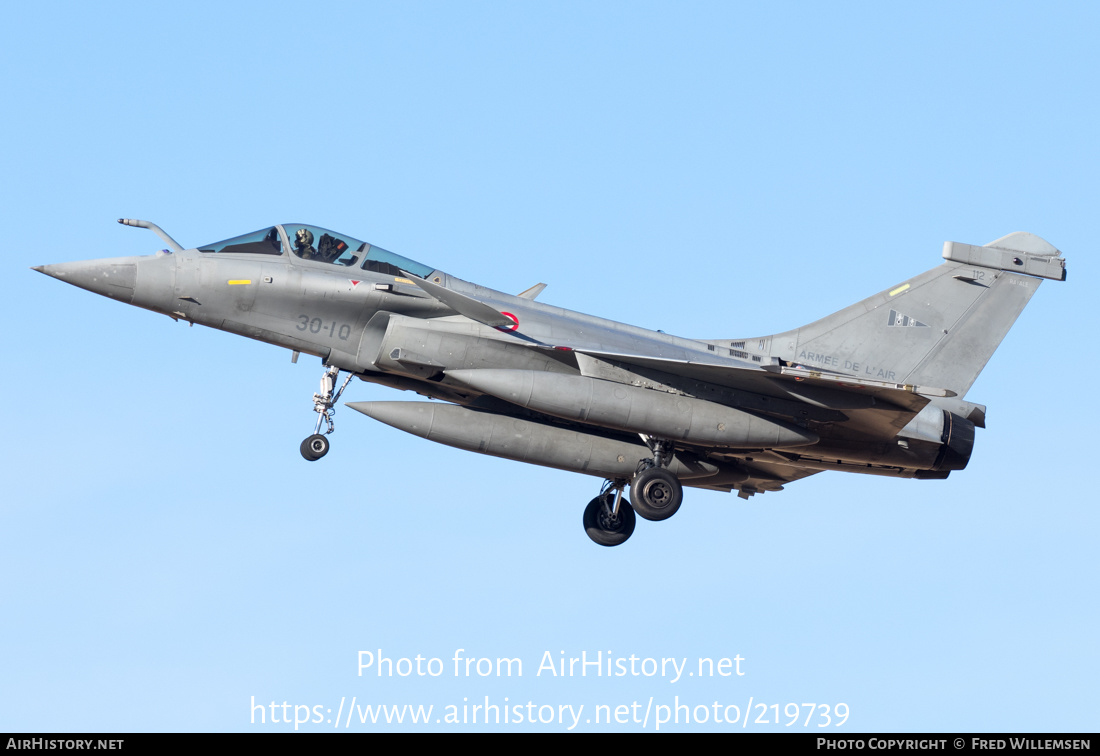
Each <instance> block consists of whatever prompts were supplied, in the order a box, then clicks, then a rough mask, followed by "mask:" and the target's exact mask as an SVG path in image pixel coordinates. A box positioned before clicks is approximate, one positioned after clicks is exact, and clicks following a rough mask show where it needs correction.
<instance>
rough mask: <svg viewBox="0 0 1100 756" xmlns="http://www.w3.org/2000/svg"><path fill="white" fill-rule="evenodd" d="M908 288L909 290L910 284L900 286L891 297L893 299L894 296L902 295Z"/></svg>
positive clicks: (891, 293)
mask: <svg viewBox="0 0 1100 756" xmlns="http://www.w3.org/2000/svg"><path fill="white" fill-rule="evenodd" d="M908 288H909V284H902V285H901V286H899V287H898V288H896V289H894V290H893V291H892V292H890V296H892V297H893V296H896V295H898V294H901V293H902V292H903V291H905V290H906V289H908Z"/></svg>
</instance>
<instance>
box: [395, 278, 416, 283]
mask: <svg viewBox="0 0 1100 756" xmlns="http://www.w3.org/2000/svg"><path fill="white" fill-rule="evenodd" d="M393 280H394V281H397V283H412V281H410V280H409V279H407V278H395V279H393Z"/></svg>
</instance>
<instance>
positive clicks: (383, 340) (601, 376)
mask: <svg viewBox="0 0 1100 756" xmlns="http://www.w3.org/2000/svg"><path fill="white" fill-rule="evenodd" d="M119 223H122V224H125V225H127V226H137V227H139V228H147V229H150V230H152V231H153V232H155V233H156V234H157V235H158V236H160V238H161V239H163V241H164V243H165V244H166V245H167V247H166V248H164V249H162V250H160V251H159V252H157V253H156V254H155V255H150V256H144V257H122V258H111V259H101V260H87V261H82V262H69V263H59V264H56V265H43V266H40V267H36V268H34V270H37V271H40V272H42V273H45V274H46V275H49V276H53V277H54V278H57V279H60V280H62V281H65V282H67V283H70V284H73V285H74V286H79V287H81V288H83V289H88V290H89V291H93V292H95V293H97V294H102V295H103V296H106V297H110V298H112V299H117V300H120V301H122V302H125V303H127V304H132V305H135V306H137V307H142V308H145V309H147V310H152V311H153V312H158V313H161V314H164V315H167V316H168V317H170V318H172V319H173V320H177V321H180V320H182V321H186V322H188V323H191V324H195V323H198V324H199V325H204V326H208V327H210V328H217V329H220V330H223V331H229V332H231V333H236V334H240V335H241V336H247V337H248V338H251V339H257V340H259V341H264V342H267V343H269V344H274V345H276V346H280V347H283V348H285V349H289V350H291V351H292V353H293V357H292V361H295V362H296V361H297V359H298V356H299V354H301V353H305V354H310V355H314V356H316V357H319V358H320V359H321V362H322V364H323V366H324V374H323V376H322V378H321V387H320V391H318V392H317V393H316V394H314V395H313V402H314V411H315V412H316V413H317V420H316V423H315V426H314V429H313V434H312V435H310V436H309V437H308V438H306V439H305V440H304V441H303V442H302V444H301V447H300V450H301V454H302V456H303V457H304V458H305V459H307V460H309V461H317V460H319V459H320V458H321V457H323V456H325V454H326V453H327V452H328V450H329V434H331V433H332V432H333V430H334V414H335V405H336V403H337V401H338V400H339V399H340V397H341V395H342V394H343V392H344V390H345V389H346V388H347V386H348V383H349V382H350V381H351V379H352V378H353V377H358V378H360V379H361V380H364V381H369V382H372V383H378V384H381V385H383V386H389V387H392V388H395V389H400V390H405V391H413V392H415V393H417V394H420V395H421V396H425V397H427V398H429V399H431V400H437V401H388V402H351V403H349V404H348V405H347V406H349V407H351V408H352V409H355V410H357V411H358V412H361V413H363V414H364V415H366V416H368V417H371V418H374V419H375V420H378V421H380V422H382V423H385V424H387V425H390V426H393V427H394V428H398V429H399V430H403V431H406V432H408V433H412V434H414V435H417V436H420V437H422V438H426V439H428V440H429V441H436V442H438V443H441V444H446V445H448V446H455V447H458V448H460V449H466V450H469V451H473V452H477V453H479V454H489V455H492V456H495V457H503V458H506V459H512V460H517V461H520V462H528V463H530V464H535V465H544V466H547V467H553V468H557V469H560V470H569V471H572V472H577V473H584V474H586V475H592V476H595V477H597V478H601V479H603V483H602V485H601V487H600V490H599V493H598V494H597V495H596V496H595V497H594V498H593V499H592V500H591V501H590V502H589V503H588V505H587V507H586V508H585V509H584V516H583V524H584V528H585V531H586V532H587V534H588V536H589V537H590V538H591V539H592V540H593V541H595V542H596V543H597V544H600V545H603V546H615V545H618V544H621V543H623V542H625V541H626V540H627V539H628V538H629V537H630V535H631V533H633V531H634V528H635V524H636V517H635V515H636V514H637V515H639V516H641V517H643V518H645V519H647V520H654V521H658V520H665V519H668V518H669V517H671V516H672V515H674V514H675V513H676V511H677V510H678V509H679V508H680V504H681V502H682V500H683V489H684V486H688V487H692V488H703V489H710V490H717V491H726V492H732V491H736V492H737V493H738V495H739V496H740V497H742V498H746V499H747V498H749V497H750V496H753V495H755V494H762V493H766V492H767V493H771V492H775V491H780V490H782V489H783V486H784V485H785V484H787V483H790V482H793V481H796V480H798V479H800V478H805V477H807V476H810V475H814V474H815V473H818V472H823V471H829V470H834V471H840V472H852V473H865V474H871V475H886V476H892V477H896V478H917V479H942V478H946V477H947V476H948V475H950V474H951V472H953V471H955V470H962V469H963V468H965V467H966V464H967V462H968V461H969V459H970V455H971V451H972V450H973V446H974V435H975V430H974V429H975V428H984V427H985V414H986V408H985V407H984V406H982V405H980V404H976V403H973V402H971V401H969V400H967V399H965V398H964V397H965V396H966V393H967V391H968V390H969V389H970V387H971V385H972V384H973V383H974V380H975V379H976V378H977V377H978V374H979V373H980V372H981V370H982V368H983V367H984V366H985V364H986V362H987V361H988V360H989V358H990V356H991V355H992V354H993V351H994V350H995V349H996V348H997V346H998V345H999V344H1000V343H1001V340H1002V339H1003V338H1004V336H1005V334H1007V333H1008V330H1009V328H1011V327H1012V324H1013V323H1014V322H1015V321H1016V318H1017V317H1018V316H1019V314H1020V312H1021V311H1022V310H1023V309H1024V306H1025V305H1027V303H1028V301H1029V300H1030V299H1031V297H1032V296H1033V295H1034V294H1035V292H1036V290H1037V289H1038V288H1039V284H1040V283H1042V280H1043V279H1050V280H1054V281H1064V280H1065V278H1066V268H1065V260H1064V259H1063V258H1062V257H1061V253H1060V252H1059V251H1058V250H1057V249H1055V248H1054V247H1053V246H1052V245H1050V244H1049V243H1048V242H1046V241H1044V240H1043V239H1040V238H1039V237H1037V236H1034V235H1032V234H1028V233H1023V232H1017V233H1013V234H1009V235H1007V236H1004V237H1002V238H1000V239H997V240H996V241H993V242H990V243H989V244H986V245H985V246H973V245H969V244H961V243H958V242H947V243H945V244H944V247H943V260H944V261H943V262H942V263H941V264H939V265H938V266H937V267H934V268H932V269H931V270H929V271H927V272H925V273H921V274H920V275H917V276H914V277H913V278H910V279H908V280H905V281H900V282H897V283H895V284H893V285H891V286H890V287H889V288H887V289H885V290H884V291H882V292H880V293H878V294H875V295H873V296H871V297H869V298H867V299H865V300H863V301H862V302H858V303H856V304H854V305H852V306H850V307H847V308H845V309H843V310H841V311H839V312H836V313H834V314H832V315H829V316H827V317H825V318H822V319H821V320H818V321H816V322H814V323H810V324H809V325H806V326H803V327H801V328H797V329H795V330H793V331H786V332H784V333H777V334H773V335H770V336H761V337H754V338H721V339H691V338H680V337H677V336H671V335H667V334H664V333H661V332H659V331H658V332H654V331H649V330H646V329H643V328H637V327H634V326H630V325H624V324H622V323H616V322H614V321H611V320H605V319H603V318H599V317H594V316H592V315H585V314H582V313H579V312H571V311H569V310H564V309H562V308H560V307H553V306H550V305H547V304H543V303H541V302H538V301H536V298H537V297H538V296H539V294H540V293H541V292H542V290H543V289H544V288H545V284H541V283H540V284H537V285H535V286H532V287H531V288H530V289H528V290H526V291H524V292H522V293H520V294H518V295H512V294H506V293H504V292H500V291H494V290H493V289H489V288H485V287H483V286H480V285H477V284H473V283H469V282H467V281H463V280H461V279H459V278H455V277H454V276H451V275H449V274H447V273H445V272H443V271H441V270H438V269H436V268H434V267H433V266H431V265H424V264H422V263H419V262H416V261H414V260H410V259H408V258H405V257H402V256H400V255H397V254H394V253H392V252H388V251H387V250H385V249H382V248H381V247H376V246H374V245H371V244H368V243H367V242H364V241H360V240H359V239H356V238H353V237H351V236H348V235H346V234H342V233H337V232H335V231H330V230H327V229H324V228H319V227H316V226H311V225H306V224H301V223H285V224H282V225H277V226H272V227H270V228H265V229H261V230H260V231H256V232H254V233H250V234H245V235H243V236H238V237H234V238H232V239H226V240H225V241H219V242H215V243H213V244H206V245H203V246H199V247H195V248H192V249H185V248H184V247H183V246H182V245H180V244H179V243H177V242H176V241H175V240H174V239H173V238H172V237H170V236H169V235H168V234H167V233H165V232H164V231H163V230H162V229H161V228H160V227H158V226H157V225H156V224H153V223H150V222H148V221H140V220H129V219H122V220H119ZM342 373H346V375H345V377H344V380H343V382H342V383H341V382H340V376H341V374H342ZM337 384H339V388H337ZM627 488H629V500H626V498H625V497H624V492H625V491H626V489H627Z"/></svg>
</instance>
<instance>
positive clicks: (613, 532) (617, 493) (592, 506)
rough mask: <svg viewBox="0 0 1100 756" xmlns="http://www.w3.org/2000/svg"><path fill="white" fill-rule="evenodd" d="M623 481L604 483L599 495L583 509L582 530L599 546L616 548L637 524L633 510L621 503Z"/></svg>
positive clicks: (628, 505)
mask: <svg viewBox="0 0 1100 756" xmlns="http://www.w3.org/2000/svg"><path fill="white" fill-rule="evenodd" d="M625 485H626V481H625V480H615V481H612V480H608V481H605V482H604V485H603V489H602V490H601V491H600V495H599V496H597V497H596V498H595V499H593V500H592V501H590V502H588V506H587V507H585V508H584V530H585V532H586V533H588V537H589V538H591V539H592V540H593V541H595V542H596V543H598V544H599V545H601V546H618V545H619V544H620V543H623V542H624V541H626V539H627V538H630V534H631V533H633V532H634V525H635V524H636V523H637V520H636V518H635V517H634V510H633V509H632V508H631V506H630V504H628V503H627V502H625V501H623V487H624V486H625Z"/></svg>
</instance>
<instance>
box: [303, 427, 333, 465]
mask: <svg viewBox="0 0 1100 756" xmlns="http://www.w3.org/2000/svg"><path fill="white" fill-rule="evenodd" d="M328 449H329V443H328V439H327V438H325V437H324V436H322V435H321V434H320V433H314V434H313V435H312V436H310V437H309V438H307V439H306V440H305V441H303V442H302V446H301V451H302V456H303V457H305V458H306V459H308V460H309V461H310V462H316V461H317V460H319V459H320V458H321V457H323V456H325V455H326V454H328Z"/></svg>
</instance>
